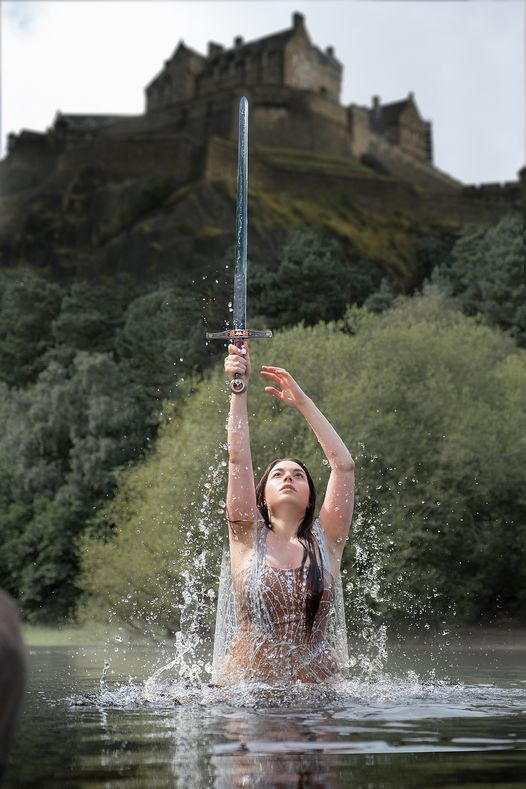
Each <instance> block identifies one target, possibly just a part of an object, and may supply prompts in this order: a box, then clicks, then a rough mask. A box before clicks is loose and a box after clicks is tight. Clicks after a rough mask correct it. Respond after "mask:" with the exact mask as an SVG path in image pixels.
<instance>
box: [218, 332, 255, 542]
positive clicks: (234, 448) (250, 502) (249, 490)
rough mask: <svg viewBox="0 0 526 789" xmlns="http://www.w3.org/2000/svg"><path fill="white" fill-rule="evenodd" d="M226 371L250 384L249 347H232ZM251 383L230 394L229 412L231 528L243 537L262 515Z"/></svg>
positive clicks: (230, 378) (229, 515) (228, 493)
mask: <svg viewBox="0 0 526 789" xmlns="http://www.w3.org/2000/svg"><path fill="white" fill-rule="evenodd" d="M225 371H226V373H227V376H228V378H229V380H232V379H233V378H235V377H236V375H240V376H241V377H242V378H244V379H245V382H246V383H247V384H248V380H249V378H250V355H249V352H248V346H247V345H246V344H244V345H243V347H242V348H237V347H236V346H235V345H229V346H228V356H227V358H226V359H225ZM247 396H248V386H247V387H246V388H245V391H244V392H242V393H241V394H232V395H231V396H230V412H229V415H228V486H227V496H226V508H227V517H228V520H229V523H230V527H231V530H232V531H233V532H234V534H235V535H237V536H241V535H242V533H243V532H245V531H247V530H249V529H251V527H252V525H253V524H254V522H255V521H256V520H257V519H258V518H259V517H260V515H259V510H258V508H257V504H256V489H255V485H254V472H253V469H252V453H251V451H250V435H249V429H248V412H247Z"/></svg>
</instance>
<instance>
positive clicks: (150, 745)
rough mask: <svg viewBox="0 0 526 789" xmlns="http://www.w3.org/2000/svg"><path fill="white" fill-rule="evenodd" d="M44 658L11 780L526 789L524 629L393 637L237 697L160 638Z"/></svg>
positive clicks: (34, 661) (34, 658) (38, 656)
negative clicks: (288, 681)
mask: <svg viewBox="0 0 526 789" xmlns="http://www.w3.org/2000/svg"><path fill="white" fill-rule="evenodd" d="M351 651H352V644H351ZM30 652H31V654H30V660H31V663H30V686H29V688H28V693H27V700H26V704H25V708H24V712H23V717H22V721H21V725H20V727H19V731H18V736H17V739H16V742H15V745H14V748H13V750H12V754H11V763H10V766H9V768H8V771H7V774H6V779H5V785H6V786H7V787H26V786H27V787H29V786H31V787H33V786H38V787H57V786H64V787H87V786H89V787H158V786H159V787H163V786H167V787H168V786H180V787H189V788H190V787H192V788H193V787H195V788H196V789H201V788H202V787H208V786H210V787H241V786H243V787H244V786H269V787H270V786H280V787H288V786H290V787H306V786H327V787H331V786H336V787H350V786H352V787H367V789H372V788H373V789H374V788H375V787H378V788H380V787H381V788H382V789H386V788H389V789H390V788H391V787H393V788H394V787H396V789H398V788H399V787H415V788H416V787H418V789H421V788H422V787H424V788H425V787H457V786H463V787H475V786H476V787H484V786H487V787H490V786H491V787H512V786H513V787H524V786H526V670H525V669H526V636H525V635H524V634H523V633H519V634H516V635H514V636H512V635H508V636H506V637H505V638H500V639H496V638H495V637H494V636H493V637H489V638H481V635H480V634H479V635H477V637H476V638H474V637H471V638H467V637H464V638H463V639H462V645H460V644H459V643H457V644H456V645H454V646H453V645H452V643H451V642H450V643H449V645H445V644H443V643H440V644H437V643H434V642H432V641H430V642H429V643H427V644H424V643H417V642H415V641H410V642H405V643H403V644H400V643H398V644H393V645H390V646H389V647H388V649H387V652H386V654H384V655H383V662H382V665H381V666H379V665H376V667H375V669H374V672H370V673H369V676H368V677H367V678H364V677H363V676H362V677H361V678H355V679H352V680H349V681H347V682H344V683H342V685H341V686H338V687H327V686H325V687H324V688H321V687H313V686H305V685H303V686H300V685H298V686H293V687H289V688H285V687H283V688H273V689H269V688H268V687H265V686H259V687H258V686H256V687H246V686H238V687H236V688H234V689H230V690H229V691H228V692H227V691H225V690H224V689H218V688H214V687H211V686H209V685H207V684H203V685H201V686H199V685H196V684H193V685H192V684H190V683H182V682H177V681H176V680H175V679H174V678H170V676H169V670H165V671H163V670H160V671H159V667H160V666H162V665H163V661H164V663H166V662H167V658H168V659H169V655H167V654H166V652H162V651H160V649H159V648H157V649H154V648H151V647H150V648H147V647H144V646H142V647H138V646H133V645H130V644H126V645H123V644H122V643H118V642H115V643H112V644H111V645H109V644H107V645H105V646H104V647H53V648H48V647H38V648H32V649H31V651H30ZM104 667H105V668H104ZM155 669H157V670H158V671H157V674H154V671H155ZM152 674H153V675H154V678H153V679H152ZM148 678H150V679H149V680H148Z"/></svg>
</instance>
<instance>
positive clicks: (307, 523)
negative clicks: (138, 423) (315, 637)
mask: <svg viewBox="0 0 526 789" xmlns="http://www.w3.org/2000/svg"><path fill="white" fill-rule="evenodd" d="M283 460H289V461H291V462H292V463H297V465H298V466H300V468H302V469H303V471H304V472H305V476H306V477H307V482H308V483H309V491H310V494H309V503H308V506H307V509H306V510H305V515H304V517H303V520H302V522H301V523H300V525H299V528H298V535H297V536H298V540H299V541H300V543H301V544H302V545H303V559H302V560H301V569H302V570H303V567H304V565H305V562H306V560H307V558H308V559H309V569H308V572H307V583H306V586H307V596H306V600H305V620H306V624H307V631H308V632H309V633H311V632H312V628H313V625H314V620H315V619H316V614H317V612H318V608H319V606H320V601H321V597H322V595H323V588H324V583H323V561H322V557H321V555H320V557H319V562H318V557H317V555H316V545H315V540H314V537H313V534H312V524H313V523H314V511H315V509H316V488H315V487H314V482H313V479H312V477H311V475H310V473H309V470H308V468H307V467H306V465H305V464H304V463H302V462H301V460H298V459H297V458H277V459H276V460H273V461H272V462H271V463H269V464H268V466H267V468H266V469H265V471H264V472H263V476H262V477H261V479H260V480H259V482H258V484H257V487H256V503H257V506H258V510H259V511H260V513H261V517H262V518H263V520H264V521H265V525H266V526H267V527H268V528H269V529H271V528H272V523H271V522H270V515H269V511H268V507H267V504H266V502H265V486H266V484H267V480H268V477H269V474H270V472H271V471H272V469H273V468H274V466H275V465H276V464H277V463H281V462H282V461H283Z"/></svg>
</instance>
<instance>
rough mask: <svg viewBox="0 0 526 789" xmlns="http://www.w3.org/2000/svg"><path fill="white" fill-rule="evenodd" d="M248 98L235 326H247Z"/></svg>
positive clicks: (241, 147)
mask: <svg viewBox="0 0 526 789" xmlns="http://www.w3.org/2000/svg"><path fill="white" fill-rule="evenodd" d="M247 198H248V100H247V98H246V96H243V98H242V99H241V101H240V102H239V138H238V148H237V205H236V263H235V269H234V310H233V323H234V329H245V328H246V325H247V240H248V216H247Z"/></svg>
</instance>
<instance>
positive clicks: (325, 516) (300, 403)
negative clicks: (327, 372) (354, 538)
mask: <svg viewBox="0 0 526 789" xmlns="http://www.w3.org/2000/svg"><path fill="white" fill-rule="evenodd" d="M261 375H264V376H265V377H266V378H269V379H270V380H272V381H274V382H275V383H276V384H278V386H279V387H280V389H276V388H275V387H274V386H266V387H265V391H266V392H269V393H270V394H272V395H274V397H276V398H277V399H278V400H280V401H281V402H282V403H284V404H285V405H289V406H291V407H293V408H296V409H297V410H298V411H299V412H300V413H301V414H303V416H304V417H305V419H306V420H307V422H308V424H309V426H310V427H311V429H312V431H313V433H314V434H315V436H316V438H317V439H318V441H319V443H320V446H321V448H322V449H323V452H324V453H325V457H326V458H327V460H328V461H329V465H330V467H331V474H330V477H329V482H328V485H327V491H326V493H325V499H324V501H323V505H322V507H321V510H320V523H321V526H322V528H323V530H324V531H325V533H326V535H327V537H328V538H329V539H330V540H331V542H333V543H334V544H335V546H340V544H341V550H342V551H343V548H344V546H345V538H346V537H347V535H348V533H349V528H350V525H351V519H352V514H353V509H354V460H353V459H352V456H351V453H350V452H349V450H348V449H347V447H346V446H345V444H344V442H343V441H342V439H341V438H340V436H339V435H338V433H337V432H336V430H335V429H334V427H333V426H332V425H331V423H330V422H329V421H328V419H326V418H325V417H324V415H323V414H322V413H321V411H320V409H319V408H318V407H317V406H316V405H315V404H314V403H313V401H312V400H311V399H310V397H307V395H306V394H305V392H303V390H302V389H301V388H300V387H299V386H298V384H297V383H296V381H295V380H294V378H293V377H292V375H291V374H290V373H288V372H287V371H286V370H284V369H283V368H282V367H268V366H263V367H262V368H261Z"/></svg>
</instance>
